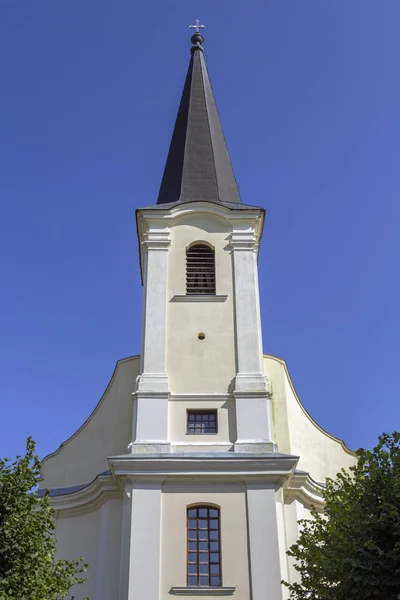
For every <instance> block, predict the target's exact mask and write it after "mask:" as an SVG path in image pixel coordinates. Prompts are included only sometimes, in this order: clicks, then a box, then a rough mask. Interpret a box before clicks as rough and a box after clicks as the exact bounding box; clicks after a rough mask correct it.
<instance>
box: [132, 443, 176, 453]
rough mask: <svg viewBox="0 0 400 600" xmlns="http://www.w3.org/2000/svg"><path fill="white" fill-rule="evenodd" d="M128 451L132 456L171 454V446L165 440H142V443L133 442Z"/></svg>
mask: <svg viewBox="0 0 400 600" xmlns="http://www.w3.org/2000/svg"><path fill="white" fill-rule="evenodd" d="M128 450H130V452H131V454H166V453H167V452H171V444H170V442H165V441H164V440H160V441H157V440H149V441H144V440H140V442H131V443H130V444H129V445H128Z"/></svg>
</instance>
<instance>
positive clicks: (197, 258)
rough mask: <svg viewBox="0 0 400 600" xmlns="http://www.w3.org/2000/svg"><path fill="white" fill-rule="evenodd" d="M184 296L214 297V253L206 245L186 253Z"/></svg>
mask: <svg viewBox="0 0 400 600" xmlns="http://www.w3.org/2000/svg"><path fill="white" fill-rule="evenodd" d="M186 294H187V295H188V296H189V295H192V296H193V295H199V294H202V295H207V294H208V295H215V252H214V250H213V248H210V247H209V246H207V245H206V244H194V245H193V246H190V248H188V249H187V251H186Z"/></svg>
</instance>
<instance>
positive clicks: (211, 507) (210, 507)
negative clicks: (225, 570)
mask: <svg viewBox="0 0 400 600" xmlns="http://www.w3.org/2000/svg"><path fill="white" fill-rule="evenodd" d="M201 509H207V511H209V510H216V511H217V520H218V528H217V529H211V528H210V525H209V524H208V528H207V532H208V555H209V557H210V556H211V549H210V543H211V542H212V541H215V540H210V532H211V531H218V540H217V541H218V550H217V551H214V553H218V555H219V561H218V562H216V563H211V562H210V558H209V561H208V563H207V564H208V568H209V572H208V575H202V576H203V577H208V584H207V585H200V552H199V547H198V549H197V551H196V554H197V557H198V558H197V562H196V565H197V574H196V575H193V574H190V573H189V564H194V563H189V553H190V551H189V542H190V541H194V540H189V531H196V532H199V531H201V529H199V527H198V526H197V528H196V529H195V530H194V529H193V528H192V529H189V520H190V519H193V518H194V517H190V516H189V511H190V510H197V511H199V510H201ZM197 515H199V513H197ZM199 519H200V517H199V516H197V517H196V520H197V521H198V520H199ZM214 519H215V517H214ZM207 520H208V523H209V522H210V520H212V517H211V516H210V514H209V513H208V517H207ZM197 543H199V538H197ZM221 547H222V544H221V507H220V506H218V505H217V504H207V503H201V504H189V505H188V506H186V585H187V587H188V588H189V589H198V588H202V589H207V588H222V587H223V583H222V552H221V549H222V548H221ZM211 565H218V569H219V575H218V577H219V583H218V584H215V583H214V584H212V583H211ZM189 577H196V578H197V583H196V585H191V584H190V583H189Z"/></svg>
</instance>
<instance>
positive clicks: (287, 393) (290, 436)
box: [264, 356, 356, 482]
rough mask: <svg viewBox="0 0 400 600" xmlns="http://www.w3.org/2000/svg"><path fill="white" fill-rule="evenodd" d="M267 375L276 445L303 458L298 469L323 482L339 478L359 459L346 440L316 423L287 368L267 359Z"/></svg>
mask: <svg viewBox="0 0 400 600" xmlns="http://www.w3.org/2000/svg"><path fill="white" fill-rule="evenodd" d="M264 372H265V374H266V375H267V377H268V379H269V381H270V383H271V391H272V406H273V421H274V435H275V441H276V443H277V444H278V448H279V451H280V452H284V453H287V454H293V455H295V456H299V457H300V458H299V462H298V465H297V468H298V469H300V470H303V471H306V472H308V473H309V474H310V476H311V477H312V478H313V479H314V480H315V481H319V482H324V481H325V479H326V477H335V475H336V473H338V472H339V471H340V469H342V468H345V469H346V468H348V467H350V466H351V465H353V464H355V462H356V457H355V454H354V452H352V451H351V450H350V449H349V448H347V446H346V445H345V443H344V442H343V441H342V440H339V439H338V438H335V437H334V436H332V435H331V434H329V433H328V432H326V431H324V430H323V429H322V428H321V427H319V425H318V424H317V423H316V422H315V421H313V419H312V418H311V416H310V415H309V414H308V413H307V412H306V410H305V409H304V407H303V406H302V404H301V402H300V400H299V399H298V398H297V395H296V393H295V390H294V387H293V384H292V382H291V380H290V377H289V373H288V371H287V368H286V364H285V362H284V361H283V360H280V359H279V358H276V357H273V356H264Z"/></svg>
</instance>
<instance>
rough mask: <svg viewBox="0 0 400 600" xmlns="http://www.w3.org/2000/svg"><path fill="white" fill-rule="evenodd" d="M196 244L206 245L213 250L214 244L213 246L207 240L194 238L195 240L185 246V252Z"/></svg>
mask: <svg viewBox="0 0 400 600" xmlns="http://www.w3.org/2000/svg"><path fill="white" fill-rule="evenodd" d="M197 245H202V246H208V247H209V248H210V249H211V250H214V252H215V246H213V245H212V244H211V243H210V242H207V241H206V240H196V241H195V242H190V244H189V245H188V246H186V252H187V251H188V250H190V248H193V246H197Z"/></svg>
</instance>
